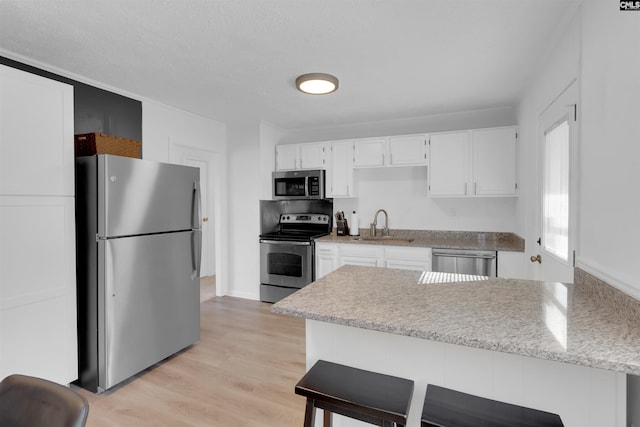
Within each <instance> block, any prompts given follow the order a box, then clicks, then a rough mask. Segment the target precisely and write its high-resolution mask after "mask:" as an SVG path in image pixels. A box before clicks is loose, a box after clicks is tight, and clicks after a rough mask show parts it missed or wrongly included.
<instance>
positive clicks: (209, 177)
mask: <svg viewBox="0 0 640 427" xmlns="http://www.w3.org/2000/svg"><path fill="white" fill-rule="evenodd" d="M217 156H218V153H216V152H213V151H208V150H203V149H200V148H194V147H190V146H186V145H182V144H177V143H171V145H170V153H169V158H170V161H171V162H172V163H177V164H181V165H186V166H191V167H196V168H198V169H199V170H200V194H201V196H200V197H201V210H202V211H201V214H202V259H201V267H200V278H201V280H200V282H201V300H202V299H208V298H212V297H213V296H215V295H216V294H219V291H220V290H219V289H216V244H215V243H216V240H217V239H216V228H217V226H216V224H217V223H218V222H217V221H216V218H215V216H214V212H215V206H214V204H215V200H216V197H215V196H216V194H215V188H216V187H215V177H214V173H213V171H214V170H215V165H216V161H217Z"/></svg>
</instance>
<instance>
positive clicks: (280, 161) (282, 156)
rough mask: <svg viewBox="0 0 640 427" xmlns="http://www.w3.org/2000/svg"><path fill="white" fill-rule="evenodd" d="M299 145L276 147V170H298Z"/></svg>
mask: <svg viewBox="0 0 640 427" xmlns="http://www.w3.org/2000/svg"><path fill="white" fill-rule="evenodd" d="M298 146H299V144H284V145H276V170H277V171H286V170H295V169H298V157H299V155H298V153H299V147H298Z"/></svg>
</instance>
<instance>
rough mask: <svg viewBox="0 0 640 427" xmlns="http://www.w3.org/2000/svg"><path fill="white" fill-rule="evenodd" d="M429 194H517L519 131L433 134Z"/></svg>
mask: <svg viewBox="0 0 640 427" xmlns="http://www.w3.org/2000/svg"><path fill="white" fill-rule="evenodd" d="M428 157H429V195H430V196H431V197H477V196H485V197H487V196H515V195H516V189H517V186H516V129H515V127H513V126H510V127H503V128H491V129H478V130H470V131H462V132H446V133H437V134H432V135H430V142H429V156H428Z"/></svg>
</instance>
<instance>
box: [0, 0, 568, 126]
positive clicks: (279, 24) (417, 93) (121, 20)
mask: <svg viewBox="0 0 640 427" xmlns="http://www.w3.org/2000/svg"><path fill="white" fill-rule="evenodd" d="M578 5H579V0H455V1H454V0H55V1H54V0H0V49H1V50H2V51H4V55H5V56H9V57H10V58H13V59H16V58H27V59H28V60H29V61H34V62H37V63H43V64H47V65H50V66H53V67H55V68H57V69H59V70H66V71H69V72H72V73H73V74H75V75H77V76H82V77H84V78H86V79H89V80H93V81H96V82H100V83H102V84H104V85H107V86H112V87H115V88H119V89H122V90H124V91H126V92H129V93H131V94H136V95H139V96H143V97H147V98H151V99H155V100H158V101H161V102H163V103H165V104H169V105H173V106H176V107H179V108H182V109H185V110H188V111H192V112H194V113H197V114H200V115H203V116H206V117H211V118H214V119H217V120H220V121H224V122H229V123H236V122H245V121H253V120H258V119H262V120H266V121H268V122H271V123H272V124H274V125H277V126H280V127H283V128H288V129H300V128H309V127H326V126H338V125H343V124H350V123H358V122H371V121H379V120H388V119H396V118H410V117H419V116H425V115H431V114H437V113H447V112H458V111H468V110H473V109H481V108H492V107H503V106H510V105H515V103H516V101H517V99H518V97H519V96H520V94H521V93H522V91H523V89H524V88H525V87H526V85H527V83H528V82H529V81H530V80H531V78H532V77H533V74H534V73H535V70H536V69H537V68H538V67H539V64H540V61H541V60H542V58H544V55H545V54H546V53H547V52H548V49H549V48H550V44H551V43H553V40H554V39H555V35H557V34H558V31H560V28H559V27H561V25H562V23H563V22H564V21H565V20H566V18H567V17H568V16H570V15H571V14H573V13H574V12H575V10H576V8H577V7H578ZM2 51H0V54H2V53H3V52H2ZM309 72H326V73H331V74H334V75H336V76H337V77H338V78H339V79H340V88H339V90H338V91H337V92H335V93H333V94H330V95H324V96H310V95H304V94H302V93H300V92H298V91H297V90H296V89H295V88H294V81H295V78H296V77H297V76H298V75H300V74H304V73H309Z"/></svg>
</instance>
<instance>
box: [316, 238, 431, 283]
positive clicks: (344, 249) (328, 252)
mask: <svg viewBox="0 0 640 427" xmlns="http://www.w3.org/2000/svg"><path fill="white" fill-rule="evenodd" d="M315 262H316V279H319V278H321V277H322V276H325V275H326V274H329V273H331V272H332V271H334V270H336V269H338V268H339V267H341V266H343V265H361V266H366V267H385V268H398V269H401V270H417V271H431V248H422V247H409V246H389V245H368V244H357V243H323V242H317V243H316V261H315Z"/></svg>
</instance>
